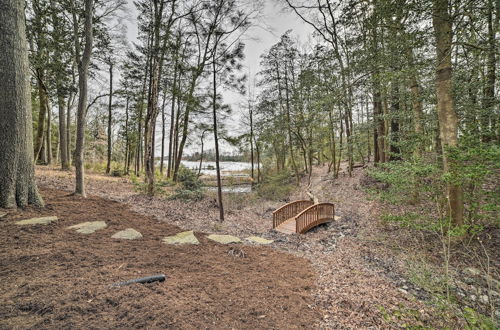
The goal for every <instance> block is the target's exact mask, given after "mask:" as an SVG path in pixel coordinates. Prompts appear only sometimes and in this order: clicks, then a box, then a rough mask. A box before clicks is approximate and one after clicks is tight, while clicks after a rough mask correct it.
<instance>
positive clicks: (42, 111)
mask: <svg viewBox="0 0 500 330" xmlns="http://www.w3.org/2000/svg"><path fill="white" fill-rule="evenodd" d="M36 73H37V74H36V75H37V88H38V127H37V132H36V138H35V150H34V156H35V161H37V160H38V159H39V158H40V154H41V152H42V148H43V143H44V135H45V116H46V114H47V107H46V105H47V101H46V100H47V93H46V92H45V89H44V88H43V83H42V79H43V78H44V73H43V70H41V69H37V70H36Z"/></svg>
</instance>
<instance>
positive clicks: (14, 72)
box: [0, 0, 43, 208]
mask: <svg viewBox="0 0 500 330" xmlns="http://www.w3.org/2000/svg"><path fill="white" fill-rule="evenodd" d="M0 48H1V49H2V51H1V52H0V77H2V78H1V79H0V154H1V155H2V156H1V157H0V207H3V208H13V207H16V206H17V207H26V206H27V205H30V204H31V205H37V206H43V200H42V198H41V197H40V195H39V194H38V190H37V186H36V183H35V168H34V158H33V135H32V130H33V128H32V121H31V90H30V85H29V68H28V50H27V42H26V30H25V18H24V1H16V0H4V1H2V2H0Z"/></svg>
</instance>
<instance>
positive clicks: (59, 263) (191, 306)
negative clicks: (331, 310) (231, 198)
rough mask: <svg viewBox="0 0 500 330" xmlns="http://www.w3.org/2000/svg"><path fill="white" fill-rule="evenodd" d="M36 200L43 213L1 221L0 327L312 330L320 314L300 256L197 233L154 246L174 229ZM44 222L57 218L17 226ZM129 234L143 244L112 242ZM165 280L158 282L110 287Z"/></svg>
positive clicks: (114, 210) (51, 198)
mask: <svg viewBox="0 0 500 330" xmlns="http://www.w3.org/2000/svg"><path fill="white" fill-rule="evenodd" d="M107 186H108V189H113V185H112V184H110V185H107ZM114 188H116V187H114ZM41 193H42V194H43V196H44V198H45V201H46V203H47V206H46V208H45V209H43V210H38V209H28V210H26V211H12V210H10V211H7V212H8V214H7V215H6V216H4V217H2V218H1V219H0V236H1V237H0V240H1V242H2V244H1V245H0V279H1V284H0V291H1V296H0V328H2V329H10V328H23V329H25V328H33V329H42V328H103V327H105V328H109V329H125V328H165V327H168V328H174V329H175V328H182V329H201V328H203V329H205V328H206V329H209V328H211V329H223V328H227V329H230V328H238V329H244V328H246V329H260V328H287V329H289V328H310V327H311V326H312V325H314V324H316V323H317V321H318V319H319V317H320V316H321V315H320V314H319V313H318V311H317V309H316V308H315V307H314V300H313V297H312V294H313V292H314V291H315V282H316V276H315V274H314V272H313V271H312V269H311V266H310V264H309V262H308V261H307V260H305V259H303V258H298V257H295V256H293V255H290V254H288V253H283V252H279V251H277V250H275V249H272V248H269V247H254V246H248V245H239V246H237V248H238V249H240V250H243V251H244V257H241V254H234V253H230V247H229V246H226V245H221V244H218V243H215V242H212V241H210V240H208V239H207V238H206V237H205V235H204V234H202V233H199V232H196V233H195V234H196V236H197V237H198V239H199V240H200V243H201V244H200V245H182V246H172V245H166V244H163V243H162V242H161V239H162V238H163V237H165V236H167V235H173V234H176V233H178V232H179V231H180V229H179V228H178V227H176V226H173V225H170V224H168V223H166V222H165V221H163V222H159V221H158V220H156V219H154V218H153V217H149V216H145V215H141V214H138V213H136V212H133V211H131V210H129V208H128V207H127V206H126V205H123V204H121V203H118V202H113V201H110V200H105V199H102V198H99V197H89V198H87V199H82V198H80V197H76V196H70V195H68V193H67V192H63V191H60V190H52V189H47V188H42V190H41ZM45 215H46V216H49V215H56V216H58V217H59V220H58V221H57V222H54V223H51V224H48V225H34V226H22V227H21V226H17V225H15V224H14V223H15V222H16V221H17V220H20V219H26V218H30V217H34V216H45ZM96 220H103V221H105V222H106V223H107V225H108V226H107V228H105V229H103V230H100V231H97V232H95V233H92V234H88V235H82V234H78V233H76V232H74V231H73V230H69V229H67V227H68V226H70V225H74V224H76V223H80V222H84V221H96ZM130 227H132V228H135V229H136V230H138V231H140V232H141V233H142V234H143V236H144V237H143V238H142V239H139V240H135V241H127V240H116V239H112V238H111V235H112V234H114V233H115V232H117V231H119V230H122V229H125V228H130ZM162 273H163V274H166V276H167V280H166V281H165V282H163V283H150V284H144V285H142V284H135V285H130V286H125V287H119V288H110V285H111V284H113V283H116V282H120V281H124V280H129V279H133V278H137V277H143V276H148V275H153V274H162Z"/></svg>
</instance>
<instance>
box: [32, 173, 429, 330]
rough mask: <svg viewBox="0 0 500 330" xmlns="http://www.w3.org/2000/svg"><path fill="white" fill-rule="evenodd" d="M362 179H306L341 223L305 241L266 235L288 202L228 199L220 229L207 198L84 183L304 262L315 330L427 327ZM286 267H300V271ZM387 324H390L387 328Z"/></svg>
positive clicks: (114, 181)
mask: <svg viewBox="0 0 500 330" xmlns="http://www.w3.org/2000/svg"><path fill="white" fill-rule="evenodd" d="M362 175H363V169H356V170H355V172H354V175H353V177H352V178H349V177H348V176H347V175H341V177H340V178H339V179H337V180H333V179H332V178H331V176H330V175H329V174H328V173H327V172H326V167H317V168H315V169H314V173H313V176H312V178H311V180H312V182H311V183H312V184H311V187H312V188H311V189H312V191H313V193H314V194H315V195H317V196H318V197H319V200H320V201H322V202H333V203H335V205H336V214H337V215H340V216H341V220H340V221H338V222H335V223H331V224H329V225H326V226H320V227H318V228H316V229H314V230H312V231H311V232H309V233H307V234H306V235H284V234H281V233H278V232H275V231H273V230H272V228H271V227H272V221H271V219H272V211H273V210H274V209H276V208H277V207H278V206H280V205H282V204H283V203H285V202H286V201H283V202H276V201H267V200H257V201H256V202H248V200H245V201H242V202H241V203H235V202H234V201H233V200H231V199H229V201H228V203H227V204H226V210H227V216H226V221H225V222H224V223H221V222H219V221H218V220H217V217H218V209H217V207H216V203H215V201H214V200H213V199H210V198H205V199H204V200H202V201H199V202H185V201H171V200H166V199H165V198H161V197H154V198H150V197H147V196H144V195H142V194H138V193H135V192H133V190H132V189H131V185H130V183H129V182H128V181H127V179H123V178H111V177H105V176H101V175H90V176H89V177H88V191H89V192H90V193H91V194H96V195H99V196H103V197H106V198H110V199H113V200H119V201H122V202H124V203H126V204H127V205H129V207H131V208H132V209H133V210H134V211H136V212H138V213H141V214H147V215H150V216H154V217H155V218H156V219H158V220H160V221H163V222H167V223H170V224H174V225H176V226H179V227H181V228H183V229H186V230H188V229H195V230H197V231H205V232H216V233H224V234H227V233H229V234H234V235H238V236H245V235H253V234H256V235H260V236H263V237H266V238H268V239H273V240H274V241H275V243H274V244H273V245H272V246H273V247H274V248H276V249H279V250H282V251H286V252H289V253H292V254H294V255H296V256H299V257H303V258H306V259H308V260H309V261H310V262H311V263H312V265H313V268H314V271H315V273H316V278H317V289H315V290H314V292H313V294H314V298H315V299H314V305H315V306H316V307H317V308H318V309H319V311H320V312H321V317H322V321H321V323H320V324H319V325H318V326H319V327H324V328H366V327H383V328H388V327H398V326H401V325H402V324H404V323H407V322H411V323H412V324H428V323H429V322H430V323H432V322H433V321H432V316H431V314H429V308H428V307H427V306H426V305H425V304H423V303H421V302H419V301H418V300H417V299H415V297H414V296H413V295H412V294H410V293H409V292H408V289H409V288H408V285H409V284H408V283H406V282H405V280H404V278H403V277H402V276H401V275H399V273H398V272H397V271H396V268H395V266H394V264H395V262H394V260H392V259H390V257H389V254H387V255H386V252H387V251H386V250H385V249H384V247H383V244H380V240H381V239H382V238H381V237H378V236H377V235H378V234H377V233H379V231H380V230H379V226H378V224H377V220H376V219H377V213H378V209H379V206H380V205H378V203H377V202H375V201H368V200H367V196H366V194H365V193H364V192H362V191H361V190H360V189H359V188H358V186H359V180H360V178H361V177H362ZM38 179H39V183H40V185H41V186H44V187H52V188H58V189H67V190H71V189H72V186H73V182H72V174H71V173H65V172H60V171H54V170H50V169H46V168H39V169H38ZM307 187H308V182H307V178H305V179H304V182H303V183H302V185H301V187H300V189H297V190H296V191H295V192H294V193H293V195H292V196H290V198H289V200H294V199H307V198H308V196H307V194H306V191H307ZM243 196H244V195H243ZM241 198H242V199H245V198H252V197H250V196H248V197H241ZM388 259H389V260H388ZM374 261H376V262H375V263H374ZM379 264H382V265H383V266H384V267H380V265H379ZM290 267H291V269H294V270H298V269H299V268H298V266H293V265H290ZM417 290H418V289H415V290H414V291H417ZM417 293H418V292H417ZM402 310H403V311H408V313H406V312H404V313H403V314H405V313H406V314H408V315H406V314H405V315H403V316H398V317H396V318H395V319H394V318H393V317H392V315H394V314H396V315H400V314H402ZM384 311H387V312H384ZM387 314H389V316H388V315H387ZM415 314H416V315H417V316H414V315H415ZM388 318H389V321H390V322H387V319H388ZM276 327H279V326H278V325H276V326H275V328H276Z"/></svg>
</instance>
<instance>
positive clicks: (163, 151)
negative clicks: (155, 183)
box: [160, 91, 167, 174]
mask: <svg viewBox="0 0 500 330" xmlns="http://www.w3.org/2000/svg"><path fill="white" fill-rule="evenodd" d="M166 94H167V92H166V91H164V94H163V102H162V105H161V159H160V173H161V174H163V167H164V164H163V162H164V161H165V99H166V98H167V95H166Z"/></svg>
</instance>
